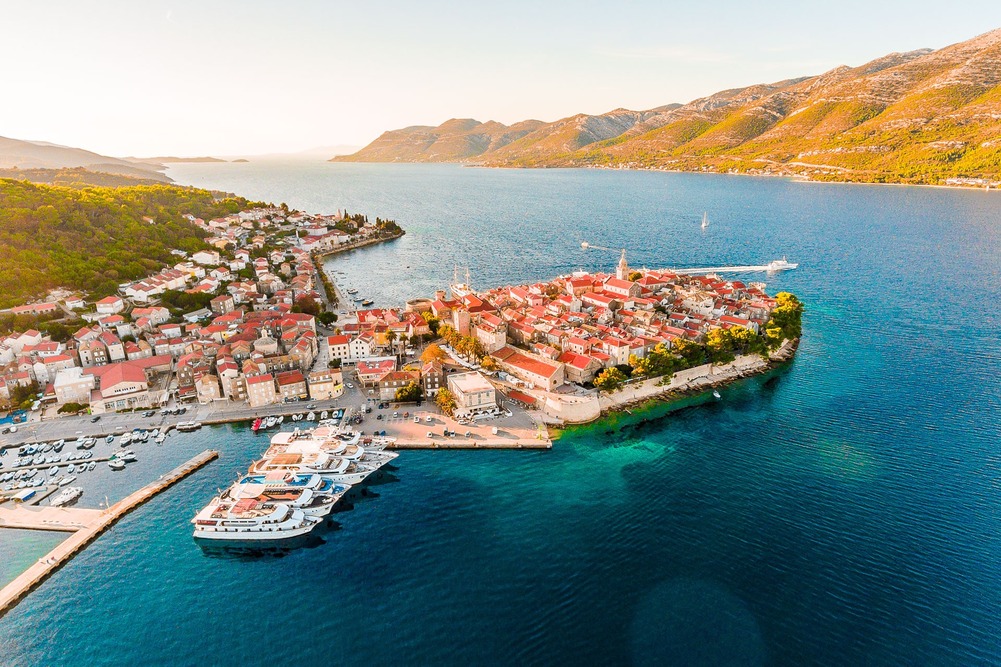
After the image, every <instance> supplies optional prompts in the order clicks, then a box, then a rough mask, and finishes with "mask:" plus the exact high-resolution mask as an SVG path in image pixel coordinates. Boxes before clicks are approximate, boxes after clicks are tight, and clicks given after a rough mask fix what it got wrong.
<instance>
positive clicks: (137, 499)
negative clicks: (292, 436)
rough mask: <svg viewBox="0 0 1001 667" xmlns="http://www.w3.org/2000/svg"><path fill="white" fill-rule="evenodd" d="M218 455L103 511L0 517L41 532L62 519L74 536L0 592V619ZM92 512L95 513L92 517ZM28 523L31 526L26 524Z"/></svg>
mask: <svg viewBox="0 0 1001 667" xmlns="http://www.w3.org/2000/svg"><path fill="white" fill-rule="evenodd" d="M218 456H219V452H217V451H215V450H212V449H207V450H205V451H204V452H202V453H201V454H199V455H197V456H195V457H194V458H192V459H191V460H189V461H188V462H187V463H184V464H182V465H180V466H178V467H177V468H174V469H173V470H171V471H170V472H168V473H167V474H166V475H162V476H161V477H160V478H159V479H157V480H155V481H154V482H152V483H150V484H147V485H146V486H144V487H143V488H141V489H139V490H138V491H136V492H134V493H132V494H130V495H129V496H127V497H125V498H123V499H122V500H119V501H118V502H117V503H115V504H114V505H112V506H111V507H109V508H107V509H105V510H84V509H75V508H65V509H63V508H38V509H30V510H29V509H27V508H23V511H22V512H20V513H18V514H17V515H16V516H12V514H13V513H14V512H16V510H10V514H5V515H0V527H6V528H20V527H25V528H36V529H40V528H43V527H44V529H47V530H56V528H54V527H52V526H51V525H46V524H44V521H45V520H46V519H47V518H48V519H58V518H62V519H64V520H65V521H66V522H67V523H66V527H65V528H64V530H74V532H73V534H72V535H70V536H69V537H68V538H66V540H64V541H63V542H62V543H60V544H58V545H57V546H56V547H55V548H54V549H53V550H52V551H50V552H49V553H48V554H46V555H45V556H44V557H43V558H41V559H40V560H39V561H38V562H37V563H35V564H33V565H32V566H31V567H29V568H28V569H27V570H26V571H25V572H22V573H21V575H20V576H18V577H17V578H16V579H14V581H12V582H10V583H9V584H7V585H6V586H4V587H3V588H2V589H0V616H3V615H4V614H5V613H7V612H8V611H9V610H10V609H11V608H12V607H14V605H16V604H17V603H18V602H19V601H20V600H21V599H23V598H24V596H25V595H27V594H28V593H29V592H31V591H32V590H33V589H34V588H35V587H36V586H38V585H39V584H41V583H42V582H43V581H45V580H46V579H47V578H48V577H49V575H51V574H52V573H53V572H55V571H56V570H57V569H59V568H60V567H62V565H63V564H64V563H66V562H68V561H69V560H70V559H71V558H73V556H75V555H76V554H77V553H79V552H80V551H81V550H82V549H83V548H84V547H85V546H87V545H88V544H90V543H91V542H92V541H93V540H94V539H96V538H97V537H98V536H99V535H100V534H101V533H103V532H104V531H105V530H107V529H108V528H110V527H111V526H112V525H113V524H114V523H115V522H116V521H118V520H119V519H120V518H122V517H123V516H125V515H126V514H128V513H129V512H131V511H132V510H133V509H135V508H136V507H138V506H140V505H142V504H143V503H144V502H146V501H147V500H149V499H150V498H152V497H153V496H155V495H156V494H158V493H160V492H161V491H163V490H164V489H167V488H168V487H170V486H171V485H173V484H175V483H176V482H178V481H180V480H182V479H184V478H185V477H187V476H188V475H190V474H191V473H193V472H194V471H196V470H198V469H199V468H201V467H202V466H204V465H205V464H206V463H208V462H209V461H212V460H213V459H215V458H217V457H218ZM19 509H22V508H19ZM38 510H43V511H44V513H43V512H39V511H38ZM48 510H52V511H53V512H55V511H59V512H60V514H59V515H58V516H57V515H56V514H54V513H51V512H48ZM24 512H32V515H30V516H29V515H26V514H24ZM65 512H71V514H63V513H65ZM83 512H86V513H87V514H81V513H83ZM95 512H96V514H93V513H95ZM5 518H6V519H19V520H22V521H23V522H24V525H15V524H13V523H4V522H3V521H2V519H5ZM74 520H79V521H80V523H82V524H83V526H82V527H79V528H76V529H73V528H72V527H71V524H70V523H69V522H70V521H74ZM31 523H33V524H34V525H28V524H31Z"/></svg>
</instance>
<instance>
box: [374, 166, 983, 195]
mask: <svg viewBox="0 0 1001 667" xmlns="http://www.w3.org/2000/svg"><path fill="white" fill-rule="evenodd" d="M368 164H401V163H398V162H371V163H368ZM403 164H457V165H460V166H462V167H474V168H478V169H597V170H602V171H656V172H662V173H667V174H707V175H711V176H748V177H752V178H784V179H787V180H789V181H792V182H793V183H830V184H833V185H893V186H897V187H906V188H944V189H947V190H973V191H983V192H1001V186H997V187H995V186H991V187H989V188H988V187H985V186H981V185H947V184H944V183H901V182H896V181H883V182H880V183H877V182H874V181H846V180H840V179H816V178H809V177H807V176H802V175H800V174H776V173H767V174H749V173H746V172H729V171H700V170H697V169H669V168H662V167H619V166H606V165H561V166H539V167H523V166H519V165H501V164H482V163H475V162H447V163H446V162H439V163H433V162H407V163H403ZM956 178H960V177H956Z"/></svg>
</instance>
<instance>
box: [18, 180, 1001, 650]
mask: <svg viewBox="0 0 1001 667" xmlns="http://www.w3.org/2000/svg"><path fill="white" fill-rule="evenodd" d="M170 175H171V176H172V177H173V178H175V179H176V180H178V181H179V182H182V183H193V184H197V185H203V186H206V187H212V188H218V189H223V190H228V191H233V192H238V193H240V194H242V195H244V196H247V197H249V198H252V199H265V200H273V201H287V202H288V203H289V204H290V205H292V206H294V207H298V208H301V209H304V210H309V211H324V212H331V211H333V210H334V209H335V208H337V207H338V206H340V207H342V208H343V207H344V206H347V207H348V209H349V210H350V211H352V212H356V211H360V212H365V213H368V214H369V215H370V216H373V217H374V216H376V215H378V216H380V217H390V218H395V219H396V220H397V221H398V222H400V224H401V225H402V226H403V227H404V228H405V229H407V231H408V233H407V235H406V236H405V237H403V238H402V239H399V240H397V241H393V242H391V243H388V244H385V245H382V246H377V247H373V248H368V249H363V250H359V251H355V252H351V253H347V254H345V255H343V256H336V257H331V258H330V259H329V260H327V265H328V267H329V268H330V270H338V271H343V272H344V275H343V279H344V281H345V282H346V284H348V285H353V286H355V287H358V288H359V289H360V292H361V295H363V296H368V297H371V298H373V299H375V300H376V304H377V305H379V306H387V305H396V304H398V303H401V302H402V301H403V300H405V299H406V298H411V297H413V296H426V295H428V294H430V293H431V292H432V290H433V289H435V288H437V287H441V286H442V285H443V284H445V283H447V282H448V281H449V280H450V279H451V276H452V271H453V266H454V265H456V264H458V265H460V266H466V265H469V266H470V267H471V269H472V277H473V284H474V286H479V287H486V286H491V285H496V284H504V283H509V282H516V281H528V280H535V279H541V278H547V277H550V276H552V275H554V274H558V273H565V272H567V271H570V270H572V269H574V268H576V267H578V266H580V267H583V268H587V269H599V268H600V269H606V270H607V269H608V268H610V267H612V266H613V265H614V263H615V262H616V261H617V259H618V257H617V255H616V254H615V253H600V252H590V253H588V254H584V253H582V251H581V250H580V247H579V246H580V242H581V241H584V240H587V241H589V242H591V243H595V244H600V245H607V246H609V247H621V246H626V247H627V248H629V249H630V250H629V253H630V259H631V261H632V263H634V264H636V265H640V264H647V265H650V266H663V265H672V264H674V265H685V266H703V265H713V264H744V263H747V264H760V263H763V262H767V261H769V260H771V259H775V258H778V257H781V256H782V255H787V256H788V258H789V260H790V261H794V262H800V268H799V269H797V270H795V271H790V272H786V273H782V274H778V275H775V276H771V277H767V278H766V277H765V276H763V275H760V276H747V277H746V279H761V280H767V282H768V291H769V292H771V293H774V292H776V291H780V290H790V291H792V292H794V293H796V294H797V295H798V296H799V297H800V298H801V299H803V301H804V302H805V303H806V304H807V313H806V316H805V320H804V325H805V329H806V335H805V336H804V339H803V342H802V345H801V346H800V349H799V351H798V353H797V355H796V358H795V360H794V361H793V362H791V363H790V364H787V365H785V366H783V367H781V368H780V369H777V370H775V371H772V372H771V373H770V374H768V375H763V376H760V377H755V378H749V379H746V380H742V381H738V382H736V383H734V384H732V385H729V386H727V387H726V388H724V389H722V390H721V394H722V399H721V400H719V401H715V400H709V399H708V398H707V397H706V396H704V395H703V396H696V397H686V398H683V399H680V400H679V401H677V402H674V403H672V404H670V405H652V406H644V407H642V408H640V409H637V410H633V413H634V414H633V415H628V414H621V413H620V414H617V415H615V416H613V417H612V418H611V419H609V420H606V421H603V422H601V423H598V424H593V425H589V426H585V427H579V428H573V429H568V430H567V431H565V432H564V433H563V435H562V437H561V438H560V440H558V441H557V443H556V446H555V447H554V449H553V450H552V451H503V452H498V451H426V452H425V451H405V452H402V453H401V456H400V457H399V459H398V460H397V464H398V468H399V469H398V470H397V471H395V472H394V473H393V475H392V477H391V478H389V479H388V480H386V481H385V483H383V484H380V485H378V486H373V487H372V488H371V491H372V495H371V496H370V497H367V498H362V499H358V501H357V502H355V504H354V508H353V509H351V510H350V511H346V512H342V513H339V514H337V515H335V517H334V520H335V521H336V525H333V526H331V527H330V528H329V529H327V530H326V531H325V532H324V533H323V534H322V536H321V537H322V543H320V544H317V545H308V546H306V547H304V548H300V549H296V550H292V551H289V552H287V553H281V552H280V553H267V554H253V553H250V554H247V553H239V552H236V553H233V552H226V551H223V552H222V553H206V552H205V551H204V550H203V549H202V548H200V547H199V546H198V545H197V544H195V542H194V541H193V540H192V538H191V526H190V523H189V521H190V519H191V517H192V516H193V515H194V513H195V511H196V510H197V509H199V508H200V507H201V506H202V505H204V503H205V502H206V501H207V500H208V499H209V498H210V497H211V496H212V494H213V493H215V491H216V489H218V488H219V487H223V486H225V485H227V484H228V483H229V482H230V481H231V480H232V478H233V476H234V474H235V472H236V471H237V470H242V469H245V466H246V464H247V463H249V461H250V460H251V459H252V458H253V457H254V456H255V455H257V454H258V453H259V452H260V451H261V450H262V449H263V448H264V445H265V442H264V439H263V438H261V437H256V438H255V437H254V436H253V435H252V434H251V433H249V431H248V430H247V429H246V428H245V427H244V426H225V427H212V428H206V429H203V430H202V431H200V432H198V433H195V434H190V435H185V436H180V435H178V436H174V437H172V438H171V439H168V443H167V444H165V445H164V449H165V450H166V451H164V452H161V453H160V454H156V455H154V454H152V453H151V454H148V455H147V457H146V458H147V460H148V461H149V468H148V469H146V468H144V469H142V470H140V471H139V472H137V473H136V474H137V475H139V473H142V475H147V474H148V475H152V476H153V477H155V476H156V475H157V474H160V473H162V472H165V471H166V470H169V469H170V468H171V467H173V465H176V464H177V463H179V462H181V461H183V460H185V459H186V458H188V457H190V456H191V455H192V454H194V453H197V452H198V451H201V450H202V449H205V448H207V447H214V448H217V449H220V450H221V451H222V457H221V459H220V461H218V462H216V463H213V464H210V465H209V466H208V467H206V468H205V469H204V470H202V471H200V472H198V473H197V474H195V475H193V476H192V477H190V478H188V479H185V480H183V481H182V482H180V483H179V484H178V485H177V486H175V487H173V488H171V489H169V490H168V491H166V492H165V493H163V494H162V495H160V496H157V497H156V498H154V499H153V500H151V501H150V502H149V503H148V504H146V505H144V506H143V507H141V508H140V509H138V510H137V511H136V512H134V513H133V514H131V515H129V516H127V517H125V518H124V519H123V520H122V521H121V522H119V523H118V524H117V525H116V526H115V527H114V528H113V529H112V530H111V531H110V532H109V533H107V534H106V535H104V536H102V537H101V538H100V539H98V540H97V541H96V542H95V543H94V544H92V545H91V546H90V547H88V548H87V549H86V550H85V551H84V552H83V553H82V554H81V555H80V556H78V557H77V558H75V559H74V560H73V561H72V562H71V563H69V564H68V565H67V566H66V567H64V568H63V569H62V570H60V571H59V572H57V573H56V574H55V575H54V576H53V577H52V578H51V579H49V580H48V581H47V582H46V583H44V584H43V585H42V586H41V587H40V588H39V589H38V590H36V591H35V592H34V593H32V594H31V595H30V596H29V597H28V598H27V599H26V600H25V601H23V602H22V603H21V604H20V605H18V606H17V607H16V608H15V609H14V610H13V611H12V612H10V613H9V614H7V615H6V616H5V617H3V618H2V619H0V647H2V650H0V654H2V660H0V661H2V662H3V663H4V664H11V665H77V664H87V665H134V664H205V665H233V664H243V665H265V664H276V663H279V662H280V663H281V664H290V663H297V662H323V663H325V662H337V663H341V664H358V665H362V664H365V665H371V664H377V665H378V664H414V663H417V664H449V665H466V664H537V665H555V664H560V665H562V664H565V665H579V664H595V663H600V664H637V665H646V664H679V665H681V664H684V665H728V664H733V665H756V664H761V665H764V664H767V665H860V664H866V665H900V664H934V665H970V664H999V663H1001V642H999V641H998V639H997V637H998V636H1001V619H999V618H998V615H997V609H998V608H1001V558H999V556H998V554H999V553H1001V453H999V451H1001V450H999V447H1001V444H999V441H998V437H999V434H1001V384H999V383H998V381H997V378H998V377H1001V351H999V344H998V333H997V332H998V331H999V329H1001V327H999V325H1001V316H999V315H998V309H997V306H996V304H997V303H998V300H999V297H1001V200H999V199H998V198H997V197H996V196H992V195H990V194H987V193H979V192H972V191H950V190H941V189H934V190H922V189H915V188H880V187H872V186H866V187H861V186H844V185H829V184H809V185H806V184H797V183H791V182H788V181H783V180H778V179H755V178H736V177H724V176H701V175H693V174H663V173H633V172H610V171H589V170H540V171H517V170H484V169H462V168H459V167H454V166H449V165H350V164H325V163H316V164H311V163H288V164H283V163H249V164H199V165H195V164H190V165H178V166H177V167H176V168H172V169H171V170H170ZM703 210H708V212H709V218H710V221H711V224H710V227H709V229H707V230H706V232H704V233H703V232H702V231H701V230H700V229H699V221H700V220H701V216H702V211H703ZM168 445H170V448H169V449H168ZM136 450H137V454H139V455H140V464H143V465H145V464H144V463H143V456H142V451H141V450H140V449H139V448H136ZM160 457H162V458H160ZM160 464H162V465H163V469H162V470H159V469H158V468H157V466H158V465H160ZM109 479H111V480H113V481H114V483H115V484H123V485H125V484H126V481H122V480H123V478H121V477H117V478H110V477H109ZM132 482H135V486H136V487H138V486H139V485H141V484H142V483H145V480H139V479H138V477H137V478H136V479H134V480H131V481H128V484H131V483H132ZM109 483H111V482H109ZM9 539H10V538H8V537H5V535H4V534H3V533H2V532H0V545H3V546H7V545H9V541H8V540H9ZM36 557H37V556H36Z"/></svg>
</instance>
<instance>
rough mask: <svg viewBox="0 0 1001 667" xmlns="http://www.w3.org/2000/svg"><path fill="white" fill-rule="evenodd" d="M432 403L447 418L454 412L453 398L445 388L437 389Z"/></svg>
mask: <svg viewBox="0 0 1001 667" xmlns="http://www.w3.org/2000/svg"><path fill="white" fill-rule="evenodd" d="M434 402H435V403H436V404H437V405H438V407H439V408H441V411H442V412H444V413H445V414H446V415H448V416H449V417H451V416H452V414H453V413H454V412H455V396H453V395H452V392H450V391H449V390H448V389H447V388H445V387H442V388H441V389H439V390H438V393H437V394H435V395H434Z"/></svg>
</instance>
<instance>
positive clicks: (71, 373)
mask: <svg viewBox="0 0 1001 667" xmlns="http://www.w3.org/2000/svg"><path fill="white" fill-rule="evenodd" d="M52 385H53V389H55V392H56V402H57V403H59V404H60V405H63V404H66V403H82V404H84V405H87V404H88V403H90V392H91V391H92V390H93V389H94V376H93V375H90V374H87V375H84V373H83V369H82V368H80V367H78V366H74V367H72V368H63V369H60V370H58V371H56V379H55V381H54V382H53V383H52Z"/></svg>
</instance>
